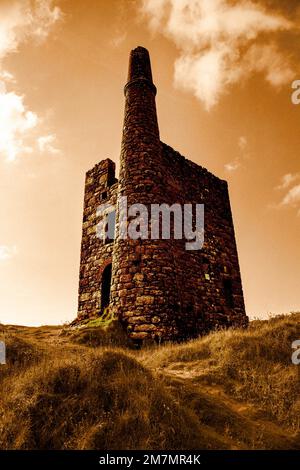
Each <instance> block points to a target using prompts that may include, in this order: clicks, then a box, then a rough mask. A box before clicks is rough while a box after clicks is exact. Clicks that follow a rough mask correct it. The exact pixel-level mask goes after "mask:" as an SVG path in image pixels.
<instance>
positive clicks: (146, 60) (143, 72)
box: [128, 46, 153, 84]
mask: <svg viewBox="0 0 300 470" xmlns="http://www.w3.org/2000/svg"><path fill="white" fill-rule="evenodd" d="M140 78H142V79H143V80H148V81H149V82H150V83H152V84H153V81H152V72H151V63H150V56H149V52H148V51H147V49H145V48H144V47H141V46H138V47H136V48H135V49H133V50H132V51H131V53H130V59H129V70H128V82H131V81H132V80H137V79H140Z"/></svg>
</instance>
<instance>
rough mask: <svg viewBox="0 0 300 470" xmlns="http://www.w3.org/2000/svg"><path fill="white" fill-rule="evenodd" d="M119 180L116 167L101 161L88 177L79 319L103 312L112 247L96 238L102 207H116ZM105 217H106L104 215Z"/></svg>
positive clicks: (83, 228)
mask: <svg viewBox="0 0 300 470" xmlns="http://www.w3.org/2000/svg"><path fill="white" fill-rule="evenodd" d="M117 191H118V181H117V180H116V178H115V164H114V163H113V162H112V161H111V160H109V159H107V160H102V161H101V162H100V163H98V164H97V165H95V166H94V168H92V169H91V170H90V171H88V172H87V174H86V179H85V195H84V210H83V225H82V241H81V259H80V273H79V299H78V318H79V319H84V318H89V317H93V316H97V315H99V314H100V311H101V295H100V293H101V281H102V272H103V270H104V269H105V267H106V266H107V265H108V264H109V263H111V262H112V254H113V244H112V243H109V244H106V243H105V242H104V240H103V238H102V239H101V238H99V237H98V236H97V233H96V232H97V225H98V223H99V222H100V221H101V216H97V209H98V207H99V206H100V205H103V204H109V205H111V206H116V202H117ZM103 217H104V215H103Z"/></svg>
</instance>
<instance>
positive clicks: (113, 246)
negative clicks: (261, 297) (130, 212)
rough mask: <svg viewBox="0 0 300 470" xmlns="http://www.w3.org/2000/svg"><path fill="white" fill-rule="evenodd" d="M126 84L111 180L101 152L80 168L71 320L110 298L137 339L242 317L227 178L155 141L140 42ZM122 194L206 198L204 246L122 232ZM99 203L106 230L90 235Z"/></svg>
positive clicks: (166, 336)
mask: <svg viewBox="0 0 300 470" xmlns="http://www.w3.org/2000/svg"><path fill="white" fill-rule="evenodd" d="M124 93H125V116H124V126H123V136H122V146H121V157H120V174H119V179H118V180H117V179H116V177H115V164H114V163H113V162H112V161H111V160H109V159H106V160H103V161H101V162H100V163H98V164H96V165H95V166H94V168H92V169H91V170H90V171H88V172H87V174H86V181H85V197H84V214H83V229H82V244H81V261H80V280H79V307H78V319H79V320H82V319H86V318H95V317H97V316H99V315H100V314H101V313H102V312H103V310H104V308H105V307H107V306H109V308H110V309H111V310H112V311H113V312H114V313H115V314H116V315H117V316H118V318H119V320H120V321H121V323H122V324H123V326H124V328H126V330H127V332H128V335H129V336H130V337H131V338H132V339H134V340H136V341H138V342H142V341H143V340H144V339H154V340H157V341H161V340H184V339H188V338H192V337H196V336H198V335H199V334H203V333H205V332H208V331H210V330H211V329H215V328H219V327H229V326H246V325H247V321H248V318H247V316H246V313H245V305H244V298H243V290H242V283H241V276H240V269H239V261H238V254H237V248H236V242H235V234H234V227H233V221H232V214H231V208H230V201H229V194H228V187H227V183H226V181H223V180H221V179H219V178H217V177H216V176H214V175H213V174H212V173H210V172H209V171H207V170H206V169H205V168H203V167H201V166H199V165H197V164H196V163H193V162H192V161H190V160H188V159H186V158H185V157H183V156H182V155H180V154H179V153H178V152H176V151H175V150H173V149H172V148H171V147H169V146H168V145H166V144H164V143H163V142H161V140H160V136H159V128H158V121H157V114H156V104H155V96H156V87H155V86H154V84H153V81H152V72H151V64H150V57H149V53H148V51H147V50H146V49H145V48H143V47H137V48H136V49H134V50H133V51H131V54H130V61H129V73H128V81H127V84H126V85H125V89H124ZM120 196H126V197H127V201H128V205H131V204H134V203H140V204H145V206H146V207H149V206H150V204H153V203H157V204H162V203H166V204H170V205H172V204H174V203H179V204H184V203H190V204H204V208H205V209H204V210H205V225H204V230H205V241H204V246H203V248H202V249H201V250H195V251H187V250H186V249H185V240H184V239H183V240H177V239H174V238H171V239H168V240H165V239H158V240H151V239H137V240H133V239H129V238H127V239H122V238H121V237H120V236H119V207H118V201H119V198H120ZM103 204H108V205H109V206H113V207H115V209H116V213H115V220H116V222H115V237H114V239H112V237H111V238H109V237H108V238H107V237H106V238H105V237H103V238H99V236H97V224H98V223H99V221H100V219H101V217H107V215H105V214H104V215H103V214H102V215H101V214H100V215H99V212H97V209H98V207H99V205H101V206H102V205H103ZM111 216H114V214H112V213H111Z"/></svg>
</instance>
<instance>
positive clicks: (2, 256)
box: [0, 245, 17, 261]
mask: <svg viewBox="0 0 300 470" xmlns="http://www.w3.org/2000/svg"><path fill="white" fill-rule="evenodd" d="M16 254H17V247H16V246H7V245H0V261H4V260H7V259H10V258H12V257H13V256H15V255H16Z"/></svg>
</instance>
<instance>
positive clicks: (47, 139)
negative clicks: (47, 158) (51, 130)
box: [37, 134, 60, 155]
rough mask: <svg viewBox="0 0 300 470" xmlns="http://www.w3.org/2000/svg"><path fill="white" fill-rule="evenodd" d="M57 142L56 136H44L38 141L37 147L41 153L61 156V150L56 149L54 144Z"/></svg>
mask: <svg viewBox="0 0 300 470" xmlns="http://www.w3.org/2000/svg"><path fill="white" fill-rule="evenodd" d="M55 141H56V135H55V134H48V135H42V136H40V137H38V139H37V145H38V148H39V151H40V152H42V153H44V152H45V153H52V154H53V155H55V154H59V153H60V150H59V149H58V148H56V147H55V146H54V145H53V144H54V143H55Z"/></svg>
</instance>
